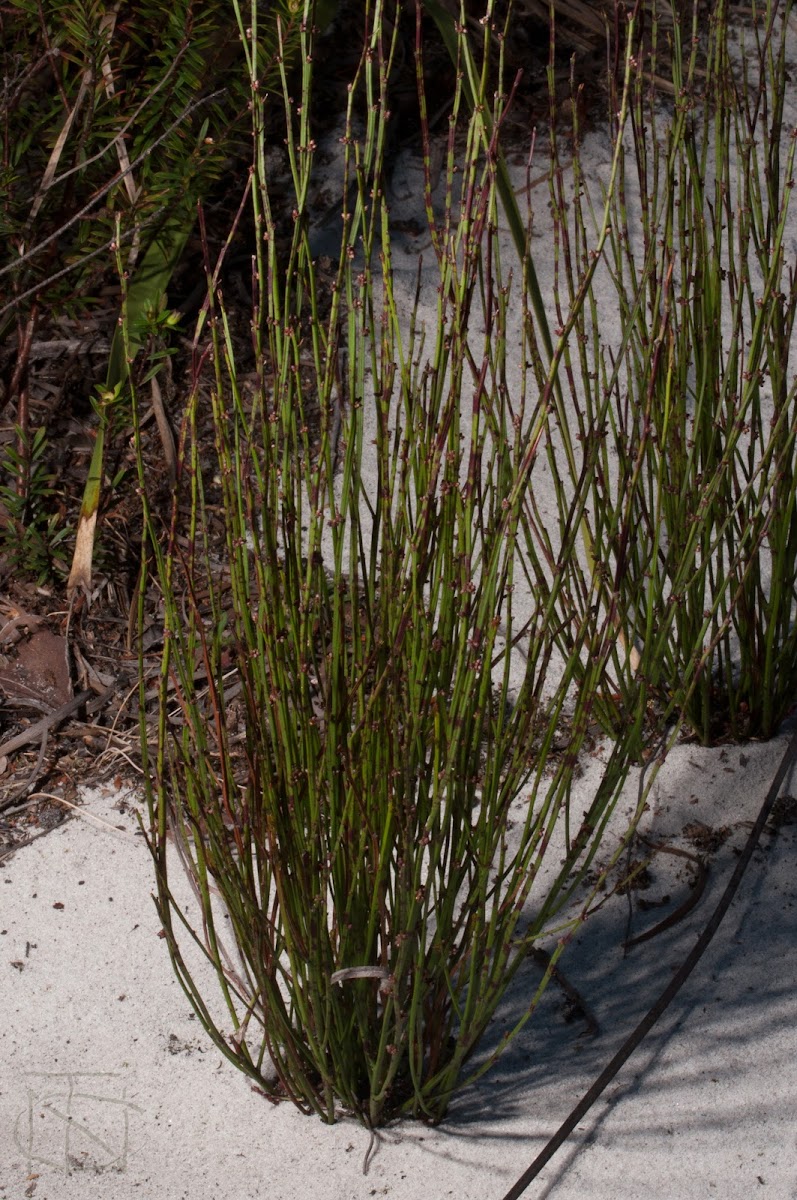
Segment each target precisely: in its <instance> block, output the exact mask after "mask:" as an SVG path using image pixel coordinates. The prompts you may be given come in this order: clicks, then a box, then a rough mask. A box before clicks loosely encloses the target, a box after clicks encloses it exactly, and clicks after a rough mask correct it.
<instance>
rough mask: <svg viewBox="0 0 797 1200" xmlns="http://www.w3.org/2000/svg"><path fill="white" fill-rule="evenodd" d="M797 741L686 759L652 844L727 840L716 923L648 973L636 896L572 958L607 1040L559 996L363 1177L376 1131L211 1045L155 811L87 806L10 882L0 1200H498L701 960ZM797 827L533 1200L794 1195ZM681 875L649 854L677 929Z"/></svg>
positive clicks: (652, 953)
mask: <svg viewBox="0 0 797 1200" xmlns="http://www.w3.org/2000/svg"><path fill="white" fill-rule="evenodd" d="M784 745H785V735H784V737H781V738H778V739H776V740H775V741H773V742H771V743H769V744H767V745H757V746H748V747H744V748H742V747H726V748H724V749H720V750H712V751H706V750H701V749H699V748H696V747H694V746H683V747H678V748H676V750H675V751H674V752H673V754H672V755H671V757H670V760H669V762H668V764H667V766H666V768H665V770H664V772H663V774H662V775H661V776H660V778H659V781H658V783H657V786H656V791H655V796H654V801H653V804H652V806H651V811H650V813H649V814H648V816H647V817H646V826H647V828H648V830H649V832H650V833H651V835H652V837H653V838H654V839H661V838H667V839H671V840H672V844H673V845H681V846H684V845H688V843H687V842H685V841H684V839H683V836H682V835H683V830H684V827H685V826H689V825H694V824H695V823H696V822H698V821H700V822H703V823H704V824H705V825H706V826H708V827H710V828H711V829H714V830H715V829H718V828H723V827H730V831H729V835H728V837H727V840H726V841H725V842H724V844H723V845H722V847H721V848H720V849H719V850H718V851H717V853H716V855H715V856H714V857H713V858H712V863H711V872H710V878H709V885H708V887H707V889H706V892H705V893H704V896H703V899H702V900H701V902H700V904H699V905H698V906H697V908H696V909H694V910H693V911H692V913H691V914H690V917H689V918H688V919H687V920H686V921H684V922H683V923H682V924H680V925H678V926H677V927H676V928H674V929H672V930H670V931H668V932H666V933H663V934H660V935H658V936H657V937H655V938H654V939H652V940H651V941H649V942H647V943H644V944H642V945H639V946H638V947H636V948H634V949H633V950H632V951H630V952H629V954H628V955H627V957H624V956H623V951H622V947H621V943H622V941H623V939H624V938H625V937H626V928H627V920H628V906H627V901H626V900H624V899H622V898H619V897H618V898H617V900H616V901H613V902H612V903H610V904H608V905H607V906H606V908H605V909H604V910H603V911H602V912H601V913H600V914H599V915H598V916H596V917H595V918H594V919H593V922H592V924H591V925H588V927H587V930H586V932H585V935H584V936H583V937H582V939H580V941H579V942H578V943H577V944H575V945H574V946H573V947H572V948H571V950H570V952H569V956H568V958H567V959H566V962H565V969H566V972H567V973H568V975H569V977H570V979H571V982H572V983H573V984H574V985H575V986H577V987H578V988H579V990H580V991H581V993H582V995H583V997H584V999H585V1001H586V1002H587V1003H588V1004H589V1006H590V1008H591V1009H592V1011H593V1013H594V1015H595V1016H596V1018H597V1019H598V1022H599V1024H600V1033H599V1035H598V1036H597V1037H589V1036H588V1035H587V1034H586V1033H585V1026H584V1023H583V1021H580V1020H574V1021H572V1022H571V1023H568V1022H567V1020H566V1016H567V1011H566V1004H565V1001H564V997H563V995H562V993H561V992H560V991H559V989H558V988H557V987H556V986H553V985H552V986H551V987H550V988H549V990H548V992H547V993H546V998H545V1001H544V1003H543V1006H542V1009H541V1010H540V1012H539V1013H538V1015H537V1017H536V1018H535V1019H534V1021H532V1023H531V1024H530V1025H529V1026H528V1027H527V1029H526V1031H525V1032H524V1033H523V1034H522V1035H521V1037H520V1039H519V1040H518V1042H517V1043H516V1045H515V1047H514V1049H513V1050H512V1051H511V1052H510V1053H509V1054H507V1055H506V1056H505V1057H504V1058H503V1059H502V1060H501V1061H500V1063H499V1065H498V1067H497V1068H496V1069H495V1070H494V1071H493V1072H492V1074H490V1075H488V1076H486V1077H485V1078H484V1079H483V1080H482V1081H481V1082H480V1083H478V1084H476V1085H474V1086H473V1087H471V1088H470V1089H467V1090H466V1091H464V1092H463V1093H462V1094H461V1095H460V1097H459V1098H458V1099H457V1100H456V1102H455V1103H454V1105H453V1106H452V1110H451V1114H450V1117H449V1119H448V1120H447V1121H446V1122H445V1124H444V1125H443V1126H442V1127H440V1128H437V1129H429V1128H426V1127H424V1126H421V1125H418V1124H414V1123H410V1122H404V1123H398V1124H395V1125H393V1126H391V1127H389V1128H388V1129H386V1130H385V1131H384V1133H383V1135H382V1137H381V1139H380V1142H379V1144H378V1145H377V1147H376V1154H375V1157H374V1159H373V1161H372V1164H371V1166H370V1170H369V1173H368V1175H367V1176H364V1175H363V1157H364V1154H365V1151H366V1148H367V1144H368V1136H367V1134H366V1132H365V1131H364V1130H363V1129H361V1128H360V1127H359V1126H357V1125H355V1124H353V1123H350V1122H341V1123H339V1124H338V1125H336V1126H332V1127H328V1126H325V1125H323V1124H322V1123H321V1122H320V1121H318V1120H315V1119H311V1118H306V1117H303V1116H301V1115H300V1114H299V1113H298V1112H296V1111H295V1110H293V1109H292V1108H290V1107H288V1106H285V1105H283V1106H281V1107H278V1108H275V1107H273V1106H271V1105H270V1104H268V1103H267V1102H266V1101H265V1100H264V1099H263V1098H262V1097H261V1096H260V1095H258V1094H256V1093H255V1092H253V1091H252V1090H251V1087H250V1084H249V1083H248V1081H247V1080H246V1079H245V1078H244V1077H243V1076H242V1075H240V1074H238V1073H237V1072H236V1071H235V1070H234V1069H233V1068H232V1067H231V1066H229V1064H227V1063H226V1062H224V1061H222V1060H221V1058H220V1056H219V1054H218V1053H217V1052H216V1051H215V1050H214V1049H213V1048H212V1047H211V1046H210V1045H209V1044H208V1042H207V1040H206V1038H205V1037H204V1036H203V1032H202V1030H201V1028H199V1026H198V1022H197V1021H196V1020H195V1019H194V1018H193V1017H192V1014H191V1010H190V1008H189V1005H188V1003H187V1001H186V999H185V997H184V996H183V994H182V992H181V990H180V988H179V985H178V984H177V982H176V981H175V979H174V977H173V976H172V973H171V968H170V966H169V962H168V957H167V954H166V950H165V947H164V944H163V942H162V941H161V940H160V939H159V938H158V931H159V922H158V919H157V916H156V913H155V909H154V906H153V904H152V900H151V898H150V891H151V887H152V871H151V866H150V860H149V855H148V852H147V849H146V847H145V845H144V844H143V840H142V838H141V836H140V834H138V832H137V824H136V820H135V813H134V810H133V808H132V807H131V804H134V803H135V796H134V795H132V794H131V795H129V796H128V797H127V798H125V797H124V796H121V795H120V794H119V793H116V792H115V791H113V790H112V789H98V790H96V791H94V792H91V793H89V794H87V796H86V808H85V814H84V816H83V818H82V819H80V820H72V821H69V822H68V823H66V824H65V825H64V826H62V827H60V828H58V829H57V830H55V831H53V832H52V833H50V834H48V835H47V836H46V837H43V838H41V839H39V840H38V841H36V842H35V843H33V844H32V845H30V846H28V847H26V848H24V849H22V850H21V851H19V852H18V853H17V855H16V857H15V858H14V859H13V860H12V861H11V862H10V863H9V864H8V865H7V866H6V867H4V868H3V869H2V871H0V887H2V893H1V896H2V898H1V899H0V914H1V915H0V1012H2V1014H3V1021H2V1027H0V1196H1V1197H3V1200H17V1198H18V1197H23V1196H35V1197H36V1198H37V1200H71V1198H72V1197H78V1196H80V1197H84V1198H86V1200H91V1198H93V1197H100V1196H102V1197H108V1196H113V1197H120V1198H127V1197H133V1196H139V1197H140V1196H146V1197H151V1198H152V1200H160V1198H161V1197H162V1198H164V1200H166V1198H168V1200H178V1198H182V1197H185V1198H186V1200H188V1198H189V1197H190V1198H192V1200H195V1198H200V1200H204V1198H208V1200H210V1198H213V1200H227V1198H229V1200H240V1197H243V1196H250V1197H279V1198H280V1200H292V1198H294V1197H295V1198H297V1200H298V1198H300V1197H306V1196H311V1195H318V1196H323V1197H329V1198H330V1200H332V1198H335V1200H349V1198H351V1200H354V1198H357V1200H360V1198H363V1200H364V1198H365V1197H370V1196H390V1197H393V1198H394V1200H416V1198H420V1197H425V1198H431V1197H435V1198H437V1197H441V1198H442V1197H445V1196H457V1197H462V1198H465V1200H470V1198H472V1200H477V1198H478V1200H483V1198H490V1200H492V1198H495V1200H500V1198H501V1197H502V1196H503V1195H504V1194H505V1192H506V1191H507V1190H508V1188H509V1187H510V1186H511V1184H512V1183H513V1182H514V1180H515V1179H516V1178H517V1177H518V1176H519V1175H520V1174H521V1172H522V1171H523V1170H524V1168H525V1167H526V1166H527V1165H528V1163H529V1162H530V1161H531V1159H532V1158H533V1157H534V1156H535V1154H536V1153H537V1152H538V1151H539V1149H541V1147H542V1145H543V1144H544V1142H545V1140H546V1138H547V1137H548V1136H550V1135H551V1134H552V1133H553V1132H554V1130H555V1128H556V1127H557V1125H558V1124H559V1122H560V1121H561V1120H562V1119H563V1118H564V1117H565V1116H566V1115H567V1113H568V1112H569V1110H570V1109H571V1108H572V1106H573V1104H574V1103H575V1102H576V1101H577V1099H578V1098H579V1097H580V1095H581V1094H582V1092H583V1091H585V1090H586V1088H587V1087H588V1086H589V1084H590V1082H591V1081H592V1078H593V1077H594V1076H595V1075H596V1074H597V1073H598V1072H599V1070H600V1069H601V1068H602V1066H603V1065H604V1064H605V1063H606V1062H607V1061H608V1059H609V1058H610V1057H611V1055H612V1053H613V1052H614V1050H615V1049H616V1048H617V1046H618V1045H619V1044H620V1042H621V1041H622V1039H623V1038H624V1037H625V1036H626V1035H627V1034H628V1033H629V1032H630V1030H631V1029H632V1028H633V1026H634V1024H635V1023H636V1021H637V1020H638V1019H639V1017H640V1016H641V1015H642V1014H643V1013H644V1011H645V1010H646V1009H647V1008H648V1007H649V1005H650V1004H651V1002H652V1001H653V1000H654V999H655V998H656V996H657V994H658V992H659V991H660V990H661V988H662V987H663V986H664V985H665V983H666V982H667V980H668V979H669V978H670V975H671V972H672V971H673V969H674V968H675V967H677V965H678V964H679V963H680V962H681V961H682V959H683V957H684V955H685V954H686V953H687V952H688V950H689V949H690V947H691V946H692V944H693V942H694V938H695V936H696V934H697V933H698V932H699V930H700V929H701V928H702V925H703V924H704V923H705V921H706V920H707V917H708V915H709V913H710V911H711V909H712V907H713V903H714V901H715V900H716V898H717V896H718V895H719V893H720V892H721V890H722V888H723V887H724V884H725V881H726V880H727V878H728V876H729V874H730V872H731V871H732V869H733V864H734V862H735V857H736V852H737V851H738V849H739V848H740V846H741V845H742V844H743V842H744V839H745V837H746V834H747V827H746V825H745V822H746V821H749V820H751V819H753V817H754V816H755V814H756V811H757V809H758V806H759V804H760V802H761V800H762V799H763V796H764V795H765V793H766V790H767V787H768V784H769V780H770V778H771V777H772V775H773V774H774V772H775V769H776V767H777V763H778V760H779V757H780V755H781V754H782V752H783V747H784ZM743 764H744V765H743ZM784 790H785V793H787V794H788V793H789V792H790V790H793V785H791V784H790V783H789V781H787V784H786V786H785V789H784ZM92 818H98V819H92ZM100 819H101V820H100ZM101 821H102V822H108V823H109V824H103V823H101ZM796 832H797V825H795V824H784V825H782V826H780V827H779V828H778V830H777V832H767V834H765V836H764V839H763V841H762V843H761V848H760V850H759V851H758V852H757V853H756V855H755V858H754V861H753V863H752V864H751V866H750V868H749V871H748V873H747V876H746V878H745V880H744V882H743V885H742V888H741V890H740V892H739V893H738V895H737V899H736V900H735V902H734V904H733V906H732V908H731V910H730V912H729V914H728V916H727V917H726V919H725V921H724V923H723V925H722V926H721V928H720V931H719V933H718V934H717V936H716V938H715V940H714V942H713V943H712V945H711V947H710V948H709V951H708V952H707V954H706V956H705V957H704V959H703V960H702V961H701V963H700V965H699V966H698V968H697V970H696V972H695V974H694V975H693V976H692V977H691V979H690V980H689V982H688V983H687V985H686V987H685V989H684V990H683V991H682V992H681V993H680V994H679V996H678V997H677V999H676V1001H675V1002H674V1004H673V1005H672V1007H671V1008H670V1009H669V1010H668V1011H667V1013H666V1014H665V1016H664V1018H663V1019H662V1021H661V1023H660V1025H659V1026H658V1027H657V1028H656V1029H655V1030H654V1031H653V1033H652V1034H651V1035H650V1036H649V1037H648V1039H647V1040H646V1042H645V1043H644V1044H643V1046H642V1047H641V1049H640V1050H639V1051H638V1052H637V1054H636V1055H635V1057H634V1058H633V1059H632V1060H631V1061H630V1062H629V1063H628V1064H627V1066H626V1067H625V1068H624V1070H623V1071H622V1073H621V1074H620V1076H619V1077H618V1078H617V1079H616V1080H615V1082H614V1083H613V1084H612V1085H610V1087H609V1089H608V1091H607V1092H606V1093H604V1096H603V1097H602V1098H601V1099H600V1100H599V1101H598V1103H597V1104H596V1105H595V1107H594V1108H593V1109H592V1110H591V1111H590V1113H589V1114H588V1116H587V1117H586V1119H585V1120H584V1122H583V1123H582V1125H581V1126H579V1128H578V1130H577V1132H576V1133H575V1134H574V1135H573V1137H572V1138H571V1140H570V1141H569V1142H568V1144H567V1145H566V1146H565V1147H564V1149H563V1150H562V1151H560V1153H559V1155H558V1156H557V1157H556V1158H555V1159H554V1160H553V1162H552V1163H550V1164H549V1165H548V1167H547V1168H546V1169H545V1171H544V1172H543V1174H542V1175H541V1177H540V1178H539V1179H538V1180H537V1181H536V1182H535V1183H534V1184H533V1185H532V1186H531V1188H530V1189H529V1192H528V1195H529V1196H533V1197H537V1198H541V1197H551V1198H556V1200H576V1198H578V1200H583V1198H584V1197H590V1198H591V1200H602V1198H603V1197H606V1198H607V1200H608V1198H609V1197H611V1198H612V1200H636V1198H637V1197H643V1196H644V1197H652V1198H654V1200H658V1198H661V1200H679V1198H684V1200H686V1198H691V1197H704V1196H705V1197H710V1196H716V1197H718V1198H719V1197H721V1198H723V1200H732V1198H737V1197H738V1200H748V1198H749V1197H750V1196H756V1195H766V1196H771V1197H773V1200H774V1198H776V1197H777V1198H782V1200H786V1198H789V1200H791V1198H797V1122H795V1113H797V992H796V991H795V982H796V981H795V967H794V962H795V960H794V950H795V912H797V870H795V866H796V864H797V854H796V851H797V839H796V838H795V833H796ZM682 866H683V864H682V863H680V864H679V863H678V860H676V859H673V858H671V857H668V858H666V859H665V856H663V855H661V856H658V858H657V859H656V860H654V864H653V867H652V875H653V879H652V882H651V887H650V888H649V889H648V891H647V892H646V896H648V897H649V898H650V899H656V898H661V897H662V896H663V895H664V894H669V895H671V897H672V902H671V904H670V905H669V906H668V908H667V909H665V910H664V911H669V909H670V908H672V906H673V904H674V903H675V901H676V900H679V899H680V898H681V897H682V896H685V895H686V894H687V893H688V890H689V883H688V880H687V877H685V876H684V875H683V871H682ZM660 915H661V914H660V913H658V912H657V911H656V910H652V911H651V912H648V913H646V914H640V913H639V912H637V913H636V915H635V916H634V923H633V932H639V931H641V930H642V929H644V928H645V927H647V926H650V925H652V924H654V923H655V922H656V921H657V920H658V919H659V918H660ZM528 985H529V981H528V980H526V981H525V984H524V985H523V986H522V987H520V988H518V989H516V992H515V994H513V995H512V996H510V997H509V998H508V1000H507V1011H506V1012H504V1013H502V1014H501V1019H503V1018H506V1017H509V1016H510V1015H511V1011H512V1010H513V1009H516V1010H517V1011H520V1007H521V1006H522V1004H523V1002H524V997H525V996H526V995H527V988H528ZM209 986H211V987H212V984H210V985H209Z"/></svg>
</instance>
